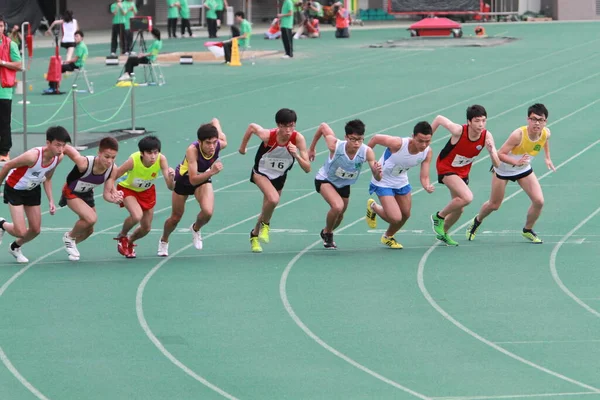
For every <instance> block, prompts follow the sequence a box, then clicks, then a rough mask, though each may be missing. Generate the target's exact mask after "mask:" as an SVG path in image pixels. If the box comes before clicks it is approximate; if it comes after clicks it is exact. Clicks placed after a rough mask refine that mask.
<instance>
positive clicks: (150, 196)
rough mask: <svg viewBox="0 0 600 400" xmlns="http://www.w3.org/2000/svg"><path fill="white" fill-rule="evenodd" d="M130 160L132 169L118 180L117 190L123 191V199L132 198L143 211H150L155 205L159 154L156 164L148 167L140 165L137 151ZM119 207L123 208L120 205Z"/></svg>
mask: <svg viewBox="0 0 600 400" xmlns="http://www.w3.org/2000/svg"><path fill="white" fill-rule="evenodd" d="M130 158H131V159H132V160H133V168H132V169H131V171H129V172H127V174H126V175H125V176H123V177H122V178H121V179H120V180H119V184H118V186H117V188H118V189H119V190H121V191H123V197H129V196H133V197H135V198H136V199H137V201H138V203H139V205H140V207H141V208H142V210H143V211H147V210H151V209H153V208H154V206H155V205H156V188H155V187H154V182H153V181H154V180H155V179H156V178H158V173H159V172H160V158H161V156H160V153H158V157H157V158H156V162H155V163H154V164H152V165H151V166H149V167H145V166H144V164H143V163H142V153H141V152H139V151H137V152H135V153H133V154H132V155H131V156H130ZM121 207H125V205H124V204H123V203H121Z"/></svg>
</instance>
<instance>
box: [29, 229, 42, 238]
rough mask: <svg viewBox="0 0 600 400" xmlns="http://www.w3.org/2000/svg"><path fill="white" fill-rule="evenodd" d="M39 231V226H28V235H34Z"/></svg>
mask: <svg viewBox="0 0 600 400" xmlns="http://www.w3.org/2000/svg"><path fill="white" fill-rule="evenodd" d="M41 231H42V227H41V226H30V227H29V231H28V233H29V236H31V237H36V236H37V235H39V234H40V232H41Z"/></svg>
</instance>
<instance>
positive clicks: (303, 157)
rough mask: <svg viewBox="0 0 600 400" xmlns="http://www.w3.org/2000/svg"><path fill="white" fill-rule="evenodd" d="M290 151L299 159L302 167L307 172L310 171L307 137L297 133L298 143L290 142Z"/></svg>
mask: <svg viewBox="0 0 600 400" xmlns="http://www.w3.org/2000/svg"><path fill="white" fill-rule="evenodd" d="M287 148H288V151H289V152H290V154H291V155H292V156H293V157H294V158H295V159H296V160H297V161H298V164H299V165H300V168H302V170H303V171H304V172H306V173H309V172H310V161H309V159H308V152H307V151H306V139H305V138H304V136H302V135H301V134H299V133H298V134H296V145H295V146H294V145H293V144H292V143H290V144H288V147H287Z"/></svg>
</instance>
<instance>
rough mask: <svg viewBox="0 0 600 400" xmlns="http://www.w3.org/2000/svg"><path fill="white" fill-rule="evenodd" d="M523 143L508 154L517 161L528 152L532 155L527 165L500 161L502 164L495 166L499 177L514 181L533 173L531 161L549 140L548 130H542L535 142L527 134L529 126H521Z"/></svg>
mask: <svg viewBox="0 0 600 400" xmlns="http://www.w3.org/2000/svg"><path fill="white" fill-rule="evenodd" d="M521 132H523V133H522V134H521V143H519V145H518V146H517V147H515V148H514V149H512V150H511V151H510V152H509V153H508V156H509V157H510V158H511V159H513V160H515V163H517V162H518V161H519V160H520V159H521V157H523V155H525V154H527V155H529V157H530V162H529V163H528V164H525V165H521V166H519V165H511V164H506V163H505V162H500V165H499V166H498V167H497V168H496V167H494V172H495V173H496V176H497V177H498V178H499V179H504V180H511V181H513V182H515V181H517V180H519V179H521V178H525V177H526V176H528V175H531V174H532V173H533V168H532V167H531V161H533V158H534V157H535V156H537V155H538V153H539V152H540V151H541V150H542V149H543V148H544V145H545V144H546V141H547V140H548V130H547V129H546V128H544V129H543V130H542V134H541V135H540V138H539V139H538V140H536V141H535V142H534V141H532V140H531V139H529V135H528V134H527V127H526V126H522V127H521Z"/></svg>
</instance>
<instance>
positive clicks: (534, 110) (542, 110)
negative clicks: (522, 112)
mask: <svg viewBox="0 0 600 400" xmlns="http://www.w3.org/2000/svg"><path fill="white" fill-rule="evenodd" d="M531 114H536V115H543V116H544V118H546V119H548V109H547V108H546V106H545V105H543V104H541V103H535V104H534V105H532V106H531V107H529V108H528V109H527V116H528V117H529V116H531Z"/></svg>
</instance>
